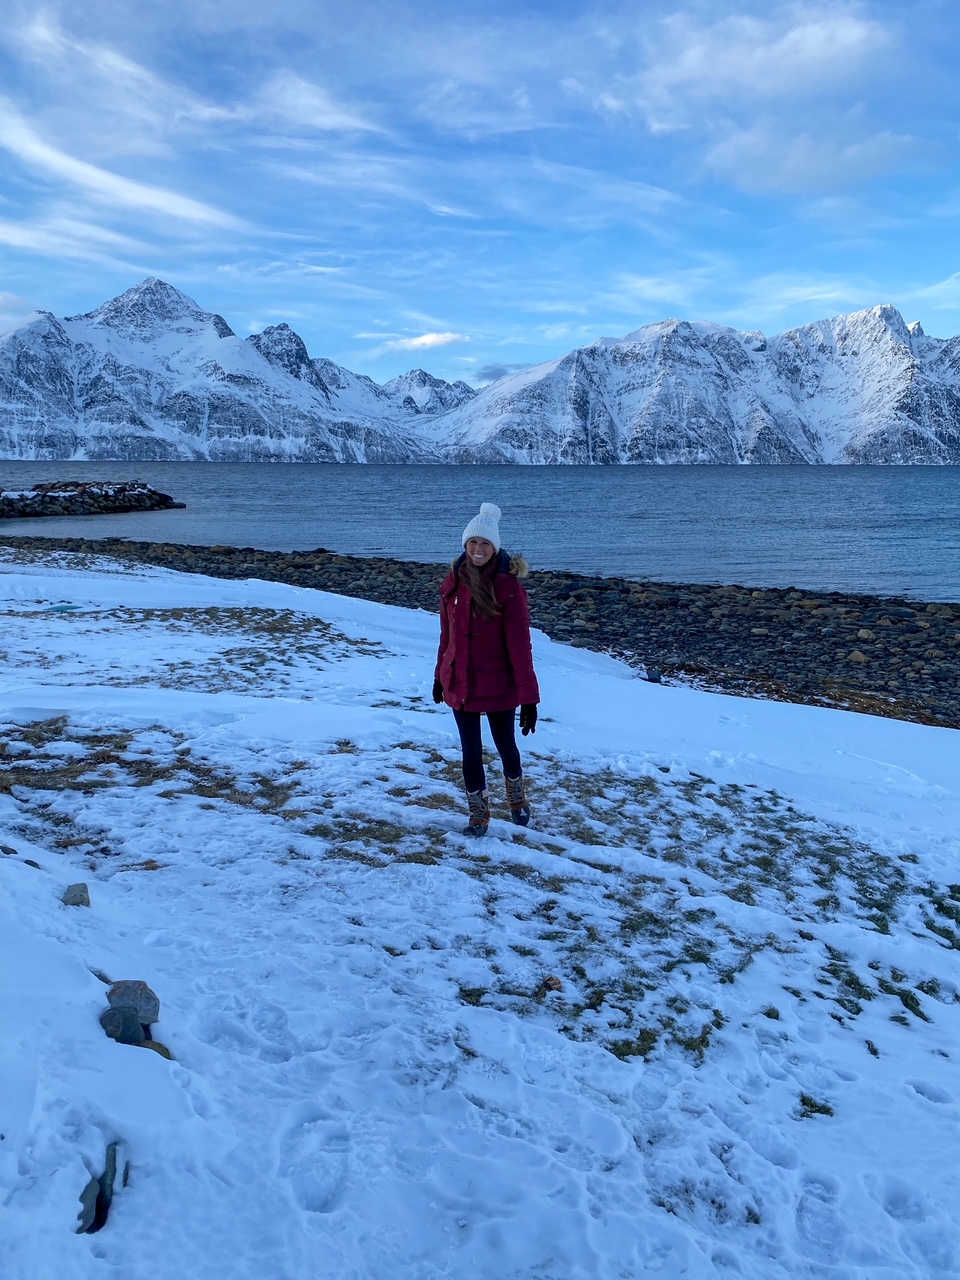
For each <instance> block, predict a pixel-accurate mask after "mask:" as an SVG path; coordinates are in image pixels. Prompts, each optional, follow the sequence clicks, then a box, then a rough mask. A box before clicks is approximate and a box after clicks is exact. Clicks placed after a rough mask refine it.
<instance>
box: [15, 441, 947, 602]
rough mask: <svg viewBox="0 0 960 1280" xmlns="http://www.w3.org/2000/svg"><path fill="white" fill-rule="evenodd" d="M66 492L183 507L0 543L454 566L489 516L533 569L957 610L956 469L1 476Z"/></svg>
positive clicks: (263, 470) (198, 469) (18, 469)
mask: <svg viewBox="0 0 960 1280" xmlns="http://www.w3.org/2000/svg"><path fill="white" fill-rule="evenodd" d="M60 479H78V480H134V479H136V480H144V481H146V482H147V483H148V484H152V485H154V486H155V487H156V488H158V489H160V490H162V491H163V492H165V493H170V494H172V496H173V497H174V498H176V499H177V500H178V501H181V502H185V503H186V504H187V506H186V509H185V510H183V511H159V512H148V513H143V514H133V515H117V516H88V517H81V518H70V517H64V518H59V517H58V518H55V519H43V520H16V521H3V522H0V532H2V533H4V534H7V535H10V534H39V535H46V536H49V537H87V538H101V537H121V538H131V539H139V540H143V541H151V542H180V543H194V544H199V545H206V546H211V545H216V544H225V545H232V546H247V547H259V548H263V549H264V550H284V551H290V550H307V549H313V548H316V547H326V548H328V549H329V550H331V551H337V552H341V553H343V554H346V555H385V556H393V557H396V558H398V559H403V560H421V561H445V560H447V559H449V558H450V557H451V556H452V555H453V554H454V553H455V552H456V551H457V549H458V545H459V540H460V534H461V531H462V529H463V527H464V525H465V524H466V523H467V521H468V520H469V519H470V518H471V517H472V516H473V515H474V514H475V513H476V511H477V508H478V506H479V504H480V502H483V501H490V502H496V503H498V504H499V506H500V507H501V508H502V509H503V519H502V521H501V526H500V528H501V535H502V538H503V542H504V545H505V546H507V547H509V548H511V549H514V550H522V551H523V552H524V553H525V554H526V556H527V557H528V559H529V560H530V562H531V564H532V565H533V566H534V567H535V568H542V569H546V568H552V569H569V570H574V571H576V572H579V573H587V574H607V575H618V576H622V577H626V578H641V579H642V578H647V579H654V580H657V581H661V582H708V583H737V584H740V585H742V586H756V587H775V586H779V587H784V586H797V587H803V588H806V589H810V590H828V591H829V590H835V591H851V592H868V593H872V594H876V595H898V596H910V597H913V598H916V599H920V600H943V601H947V600H950V601H957V600H960V467H920V466H918V467H858V466H843V467H811V466H797V467H783V466H754V467H713V466H708V467H693V466H687V467H684V466H675V467H669V466H665V467H658V466H649V467H647V466H640V467H634V466H622V467H536V466H491V467H486V466H462V467H445V466H374V465H367V466H331V465H324V464H312V463H290V464H284V463H239V462H235V463H212V462H200V463H191V462H173V463H150V462H131V463H126V462H123V463H121V462H79V463H78V462H0V488H4V489H21V488H27V487H29V486H30V485H31V484H35V483H40V482H42V481H47V480H60Z"/></svg>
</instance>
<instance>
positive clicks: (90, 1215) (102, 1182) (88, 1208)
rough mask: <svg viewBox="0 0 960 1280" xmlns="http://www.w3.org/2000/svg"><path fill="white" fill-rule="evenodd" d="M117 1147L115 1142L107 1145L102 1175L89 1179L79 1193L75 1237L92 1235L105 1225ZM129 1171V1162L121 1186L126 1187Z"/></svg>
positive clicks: (115, 1173)
mask: <svg viewBox="0 0 960 1280" xmlns="http://www.w3.org/2000/svg"><path fill="white" fill-rule="evenodd" d="M117 1146H118V1144H117V1143H116V1142H111V1143H109V1144H108V1145H107V1153H106V1159H105V1163H104V1170H103V1173H102V1174H101V1175H100V1177H99V1178H93V1177H91V1179H90V1181H89V1182H88V1183H87V1185H86V1186H85V1187H84V1189H83V1191H81V1193H80V1212H79V1213H78V1214H77V1222H78V1226H77V1235H78V1236H82V1235H93V1234H94V1232H97V1231H99V1230H100V1229H101V1228H102V1227H104V1226H105V1225H106V1222H107V1215H108V1214H109V1212H110V1206H111V1204H112V1203H113V1188H114V1185H115V1183H116V1180H117ZM129 1169H130V1164H129V1161H128V1162H127V1165H126V1167H125V1168H124V1172H123V1185H124V1186H126V1185H127V1176H128V1172H129Z"/></svg>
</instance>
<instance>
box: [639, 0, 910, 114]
mask: <svg viewBox="0 0 960 1280" xmlns="http://www.w3.org/2000/svg"><path fill="white" fill-rule="evenodd" d="M641 39H642V42H643V44H644V45H645V52H646V66H645V68H644V69H643V71H642V73H641V74H640V76H639V78H638V82H637V101H638V105H639V106H640V107H641V108H642V109H643V110H644V111H645V112H646V113H647V116H648V119H649V122H650V124H651V125H652V126H653V127H655V128H660V129H670V128H683V127H687V126H689V125H691V124H692V123H693V117H695V115H696V113H697V110H698V105H700V104H703V103H704V102H710V101H716V100H720V101H722V102H723V103H724V104H727V105H729V104H732V103H736V102H743V101H757V100H764V101H768V102H769V101H771V100H772V101H775V102H782V101H783V100H784V98H785V97H793V98H797V97H799V98H810V97H813V96H815V95H817V94H821V93H823V92H825V91H834V90H836V89H838V88H842V89H849V87H850V84H851V81H852V80H853V79H854V78H857V77H859V76H860V75H861V74H863V73H864V72H866V71H868V70H869V69H870V68H871V66H872V65H874V63H875V61H876V59H877V56H878V55H880V54H882V53H886V52H887V51H888V50H891V49H892V48H893V46H894V40H893V37H892V35H891V33H890V32H889V31H888V30H887V29H886V28H885V27H884V26H883V25H882V24H881V23H879V22H877V21H875V20H873V19H871V18H869V17H865V16H863V15H862V14H858V13H856V12H852V11H847V12H843V11H842V10H841V11H838V10H837V8H836V7H835V6H829V7H828V6H826V5H816V6H814V5H796V4H789V5H780V6H779V8H776V9H773V10H772V11H771V12H770V13H769V14H768V15H765V16H764V17H762V18H760V17H755V16H750V15H746V14H735V15H730V16H721V17H719V18H718V19H716V20H714V21H712V22H706V23H704V22H702V21H700V20H698V19H697V17H695V16H694V15H693V14H691V13H679V14H674V15H672V16H669V17H666V18H663V19H661V20H660V22H659V23H654V24H650V25H648V26H647V25H645V27H644V30H643V34H642V37H641Z"/></svg>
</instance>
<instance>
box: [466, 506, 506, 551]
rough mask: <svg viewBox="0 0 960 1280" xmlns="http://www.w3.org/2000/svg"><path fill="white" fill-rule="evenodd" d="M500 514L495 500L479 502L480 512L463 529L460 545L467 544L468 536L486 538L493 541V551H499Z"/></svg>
mask: <svg viewBox="0 0 960 1280" xmlns="http://www.w3.org/2000/svg"><path fill="white" fill-rule="evenodd" d="M501 514H502V513H501V511H500V508H499V507H498V506H497V504H496V503H495V502H481V503H480V514H479V515H476V516H474V517H473V519H472V520H471V521H470V523H469V524H468V525H467V527H466V528H465V529H464V531H463V540H462V545H463V546H466V545H467V539H468V538H486V540H487V541H488V542H492V543H493V549H494V551H499V550H500V516H501Z"/></svg>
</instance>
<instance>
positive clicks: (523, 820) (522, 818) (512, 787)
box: [503, 773, 530, 827]
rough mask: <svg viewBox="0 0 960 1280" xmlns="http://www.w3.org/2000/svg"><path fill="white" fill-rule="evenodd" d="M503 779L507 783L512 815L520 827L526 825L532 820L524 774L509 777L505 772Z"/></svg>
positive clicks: (508, 800)
mask: <svg viewBox="0 0 960 1280" xmlns="http://www.w3.org/2000/svg"><path fill="white" fill-rule="evenodd" d="M503 780H504V782H505V783H506V784H507V803H508V804H509V805H510V817H511V818H512V819H513V820H514V822H515V823H516V824H517V826H518V827H525V826H526V825H527V823H528V822H529V821H530V806H529V804H527V797H526V793H525V792H524V789H523V774H522V773H521V775H520V777H519V778H508V777H507V775H506V774H504V775H503Z"/></svg>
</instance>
